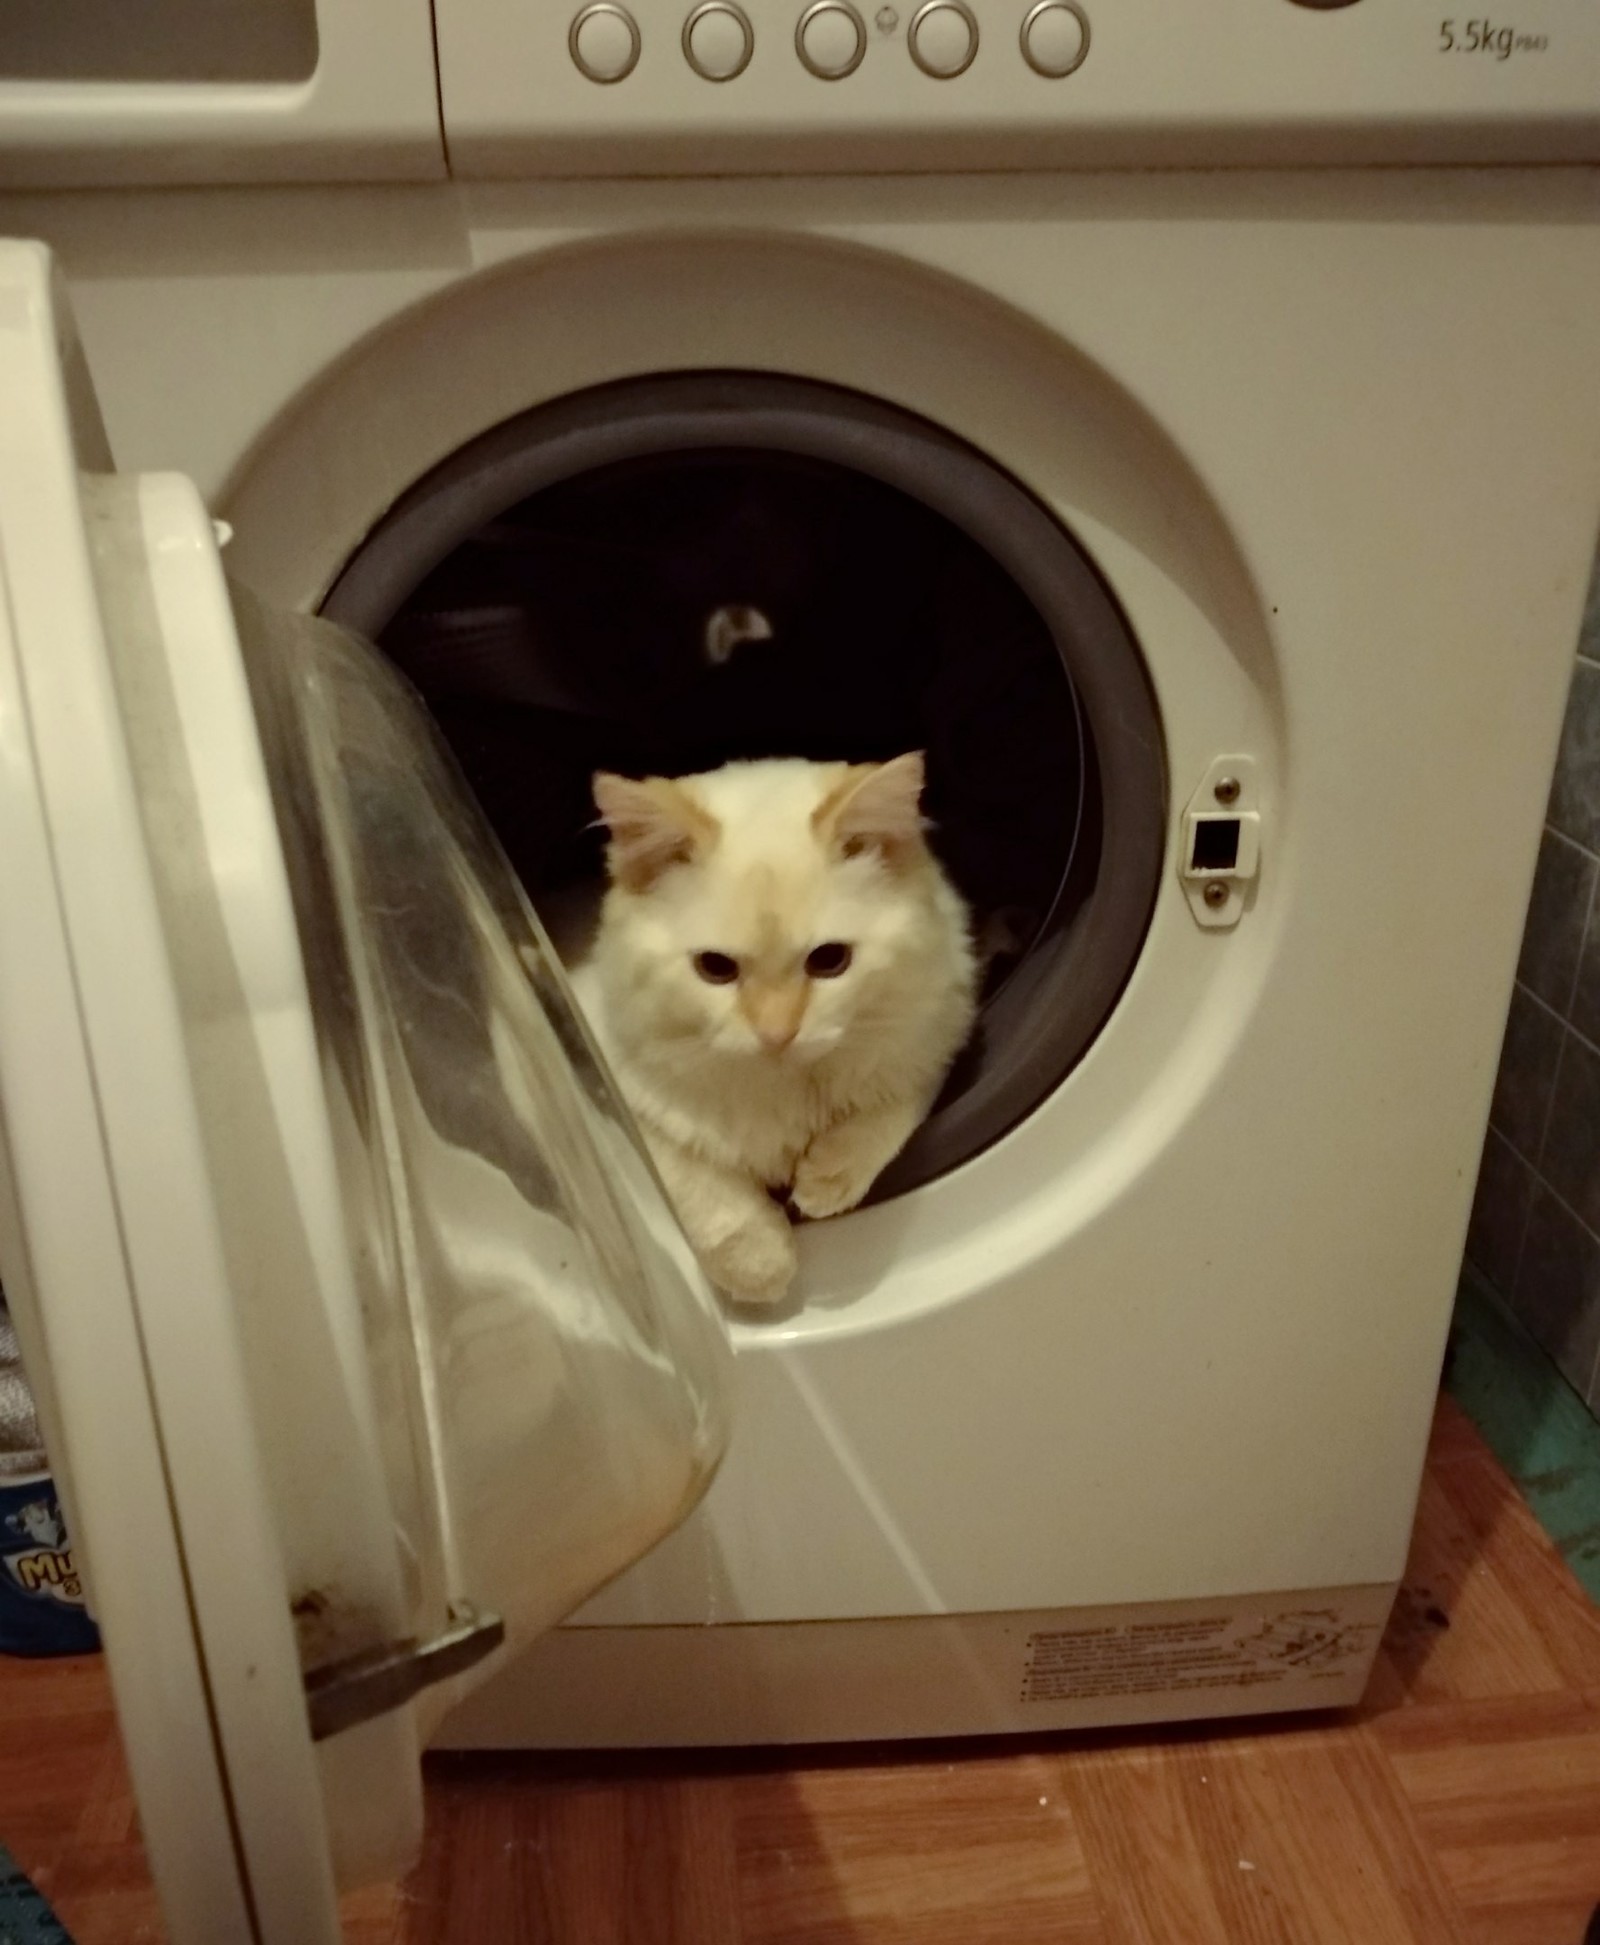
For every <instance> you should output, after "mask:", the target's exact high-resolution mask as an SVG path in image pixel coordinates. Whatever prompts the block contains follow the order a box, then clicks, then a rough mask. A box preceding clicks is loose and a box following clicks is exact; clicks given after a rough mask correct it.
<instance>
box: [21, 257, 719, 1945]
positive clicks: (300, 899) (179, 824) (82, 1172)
mask: <svg viewBox="0 0 1600 1945" xmlns="http://www.w3.org/2000/svg"><path fill="white" fill-rule="evenodd" d="M0 910H3V911H4V914H5V924H4V926H3V927H0V1276H3V1279H4V1283H5V1287H6V1291H7V1295H8V1297H9V1299H10V1301H11V1304H12V1308H13V1310H14V1312H15V1315H16V1320H17V1323H18V1327H19V1333H20V1335H21V1337H22V1341H23V1354H24V1360H25V1362H26V1364H27V1366H28V1369H29V1371H30V1374H31V1376H32V1377H33V1379H34V1383H35V1386H36V1389H37V1390H38V1391H39V1393H40V1398H39V1403H40V1409H41V1415H42V1417H43V1421H44V1425H45V1431H46V1437H47V1441H48V1443H49V1446H50V1451H51V1457H52V1460H53V1463H54V1466H55V1469H56V1471H57V1474H58V1475H59V1479H60V1483H61V1486H62V1490H63V1499H64V1502H65V1505H66V1508H67V1516H68V1520H69V1522H70V1523H71V1525H72V1527H73V1530H74V1537H75V1539H76V1542H77V1545H78V1547H79V1549H80V1550H81V1555H82V1558H81V1562H80V1564H81V1566H82V1568H83V1569H84V1571H85V1573H86V1577H87V1581H88V1588H89V1594H90V1600H91V1604H92V1606H93V1608H94V1609H95V1611H96V1613H97V1615H98V1617H99V1618H100V1620H101V1622H102V1626H103V1631H104V1635H105V1640H106V1646H107V1654H108V1659H109V1662H110V1668H111V1674H112V1678H113V1684H114V1687H115V1691H116V1697H117V1704H118V1710H119V1715H120V1717H121V1721H122V1727H123V1732H124V1741H125V1744H126V1746H127V1749H128V1755H129V1761H130V1765H131V1767H132V1769H133V1773H134V1782H135V1788H136V1791H137V1793H138V1797H139V1804H140V1812H141V1823H142V1827H143V1830H144V1833H145V1837H146V1842H147V1844H148V1847H149V1850H150V1853H151V1860H152V1864H153V1866H154V1868H155V1871H156V1875H157V1878H158V1882H159V1884H160V1887H161V1891H162V1896H163V1901H164V1905H165V1909H166V1914H167V1922H168V1928H169V1933H170V1935H171V1936H172V1938H173V1939H174V1941H175V1942H176V1945H189V1941H201V1940H203V1941H205V1945H219V1942H220V1941H230V1940H233V1939H235V1938H237V1939H241V1940H244V1939H250V1940H261V1941H271V1945H318V1941H321V1940H333V1939H335V1938H337V1937H338V1935H339V1934H338V1917H337V1902H336V1887H337V1886H339V1885H343V1884H349V1883H354V1882H357V1881H362V1880H367V1879H371V1878H374V1877H378V1876H383V1875H388V1874H393V1873H395V1872H398V1871H399V1870H401V1869H403V1868H404V1866H405V1864H406V1862H407V1860H408V1857H409V1854H410V1850H411V1848H412V1847H413V1846H414V1844H415V1841H416V1837H417V1834H418V1828H419V1820H420V1785H419V1782H418V1768H417V1753H418V1749H419V1747H420V1744H421V1742H422V1741H423V1740H424V1739H425V1738H426V1735H427V1733H428V1730H429V1728H430V1726H431V1723H432V1722H433V1721H434V1720H435V1719H436V1718H437V1716H438V1714H439V1713H440V1712H441V1711H442V1710H443V1708H444V1707H446V1706H447V1705H448V1702H449V1699H450V1697H451V1696H452V1695H453V1694H455V1693H459V1692H460V1690H461V1687H462V1685H463V1684H464V1683H466V1682H469V1681H471V1680H473V1679H476V1678H481V1677H482V1676H483V1675H485V1674H486V1673H489V1672H492V1670H493V1668H494V1667H495V1666H496V1665H497V1661H498V1659H499V1657H500V1656H502V1655H503V1654H504V1653H505V1652H506V1651H507V1650H508V1649H510V1650H514V1649H515V1647H516V1645H517V1644H518V1643H519V1642H521V1641H525V1640H527V1639H529V1638H531V1637H532V1636H533V1635H534V1634H536V1633H537V1632H539V1631H540V1630H541V1629H543V1628H545V1627H548V1626H549V1625H551V1624H552V1623H553V1622H554V1621H556V1620H557V1619H559V1618H560V1617H561V1615H562V1614H564V1613H565V1612H567V1611H568V1610H570V1609H571V1608H572V1607H574V1606H575V1605H577V1604H578V1602H580V1601H581V1600H582V1599H583V1598H585V1597H586V1596H587V1595H588V1594H589V1593H590V1592H592V1591H593V1590H594V1589H595V1588H596V1587H597V1586H598V1585H599V1584H600V1583H601V1582H603V1581H604V1580H606V1579H607V1578H609V1577H610V1576H611V1575H613V1574H615V1573H617V1572H618V1571H620V1570H621V1569H622V1568H623V1567H624V1566H626V1565H627V1564H628V1563H629V1562H630V1561H631V1560H632V1559H634V1558H635V1557H637V1555H638V1554H640V1553H641V1552H643V1551H644V1550H646V1549H647V1548H648V1547H649V1546H650V1545H651V1544H653V1542H654V1541H655V1540H656V1539H658V1538H660V1537H661V1536H662V1535H663V1534H665V1533H666V1532H667V1531H669V1530H670V1529H671V1527H672V1526H673V1525H674V1524H676V1522H677V1521H678V1520H679V1519H680V1518H681V1517H682V1516H683V1515H684V1514H685V1513H686V1512H687V1511H688V1510H689V1508H690V1507H691V1506H692V1505H693V1504H694V1503H695V1501H696V1500H697V1498H698V1497H699V1495H700V1493H701V1492H702V1491H703V1490H704V1488H705V1486H706V1484H707V1483H708V1481H709V1478H710V1476H711V1473H712V1471H713V1469H714V1467H715V1464H716V1462H717V1459H718V1458H719V1456H720V1454H721V1450H722V1447H723V1444H724V1441H725V1438H726V1429H727V1411H728V1399H729V1367H728V1349H727V1342H726V1336H725V1333H724V1330H723V1327H722V1324H721V1320H720V1317H719V1315H718V1312H717V1310H716V1306H715V1303H714V1300H713V1298H712V1296H711V1294H710V1292H709V1290H708V1289H707V1287H706V1285H705V1283H704V1281H703V1279H702V1278H701V1277H700V1275H699V1272H698V1270H697V1269H696V1267H695V1265H694V1262H693V1259H692V1257H691V1256H690V1254H689V1252H688V1250H687V1248H686V1246H685V1245H684V1243H683V1241H682V1238H681V1236H680V1234H679V1232H678V1230H677V1227H676V1225H675V1223H674V1221H673V1219H672V1217H671V1215H670V1212H669V1210H668V1208H667V1205H666V1203H665V1201H664V1199H663V1197H662V1195H661V1193H660V1191H659V1188H658V1186H657V1183H656V1181H655V1178H654V1176H653V1174H652V1173H651V1171H650V1168H649V1166H648V1163H647V1162H646V1160H645V1158H644V1155H643V1151H642V1149H641V1148H640V1146H639V1144H638V1142H637V1140H636V1138H635V1136H634V1134H633V1131H632V1128H631V1125H630V1124H629V1122H628V1120H627V1118H626V1116H625V1114H624V1113H623V1112H622V1111H621V1110H620V1108H619V1107H618V1105H617V1103H616V1101H615V1099H614V1097H613V1094H612V1091H611V1088H610V1085H609V1083H608V1080H607V1078H606V1076H605V1074H604V1072H603V1071H602V1068H601V1065H600V1063H599V1061H598V1060H597V1058H596V1056H595V1054H594V1051H593V1049H592V1047H591V1045H590V1043H589V1041H588V1039H587V1037H586V1035H585V1033H584V1030H583V1028H582V1026H581V1024H580V1022H579V1020H578V1018H577V1015H576V1014H575V1012H574V1010H573V1008H572V1006H571V1004H570V1002H569V999H568V995H567V991H566V988H565V985H564V983H563V981H562V977H561V974H560V972H559V970H558V968H557V967H556V965H555V964H554V962H553V960H552V958H551V956H550V955H549V954H548V953H547V950H546V948H545V945H544V942H543V940H542V937H541V935H540V933H539V930H538V927H537V924H536V922H535V921H534V919H533V918H532V915H531V913H530V910H529V908H528V906H527V903H526V901H525V899H524V898H523V895H522V893H521V891H520V889H519V888H518V886H517V883H516V880H515V878H514V876H513V874H512V873H511V872H510V870H509V868H508V867H507V865H506V864H505V861H504V859H503V857H502V856H501V854H500V852H499V850H498V848H497V846H496V844H495V842H494V840H493V838H492V837H491V836H490V834H489V832H488V829H487V827H486V825H485V824H484V822H483V820H482V818H481V817H480V815H479V814H478V812H477V810H476V807H475V806H474V805H473V803H472V802H471V800H470V798H469V797H468V796H467V794H466V792H465V791H464V789H463V788H462V786H461V785H460V782H459V780H458V778H457V775H456V773H455V772H454V770H453V769H452V767H451V765H450V763H449V760H448V759H447V758H446V757H445V756H444V755H443V754H442V753H441V750H440V747H439V746H438V745H437V743H436V742H435V740H434V738H433V735H432V732H431V730H430V728H429V726H428V723H427V719H426V717H425V716H424V714H423V713H422V712H421V711H420V709H419V708H418V707H417V706H416V705H415V703H414V701H413V699H412V697H411V695H410V692H409V691H408V690H407V689H406V688H405V687H404V685H403V684H402V683H401V682H400V681H399V680H398V679H397V678H396V677H395V676H394V675H393V674H392V673H391V672H390V671H389V669H388V668H387V666H386V665H385V664H384V662H383V661H382V659H381V658H380V657H378V656H377V655H376V654H375V653H374V652H373V651H371V650H369V649H368V648H367V647H366V646H365V645H364V644H363V643H361V642H359V641H357V640H355V639H354V638H352V637H350V636H348V635H345V634H344V633H342V632H341V631H339V630H337V629H335V628H333V627H331V626H329V625H328V624H325V623H321V622H316V621H311V620H307V619H306V618H303V617H288V616H277V615H273V614H271V613H268V612H266V611H264V610H262V609H261V608H259V607H258V606H256V605H255V604H254V603H252V602H251V601H250V600H249V599H248V597H246V596H244V595H243V594H240V593H238V592H237V591H235V590H231V589H230V588H229V587H228V586H227V583H226V581H225V579H224V576H223V573H222V568H221V562H220V559H219V555H218V550H217V544H216V538H215V536H214V534H213V530H212V527H211V523H210V521H209V519H208V518H207V517H206V515H205V513H204V510H203V508H202V507H201V506H200V504H199V501H198V499H197V497H196V495H195V494H194V492H193V490H192V489H191V488H190V487H189V485H188V483H187V482H185V481H183V480H179V479H174V478H150V477H146V478H139V479H123V478H119V477H117V476H116V475H115V473H114V472H113V471H112V469H111V467H110V463H109V460H108V457H107V454H106V451H105V446H104V440H103V436H102V434H101V432H100V429H99V424H98V419H97V416H96V414H95V412H94V408H93V401H92V394H91V392H90V390H89V387H88V382H87V377H86V374H85V372H84V369H83V366H82V361H81V358H80V357H79V355H78V353H77V350H76V346H75V343H74V340H73V336H72V331H71V323H70V318H69V317H68V315H67V311H66V307H65V303H64V301H63V299H62V296H61V293H60V290H59V288H58V287H56V286H55V285H54V284H53V282H52V274H51V268H50V263H49V259H48V257H47V255H46V253H45V252H43V251H42V250H40V249H37V248H36V247H33V246H27V245H5V244H0Z"/></svg>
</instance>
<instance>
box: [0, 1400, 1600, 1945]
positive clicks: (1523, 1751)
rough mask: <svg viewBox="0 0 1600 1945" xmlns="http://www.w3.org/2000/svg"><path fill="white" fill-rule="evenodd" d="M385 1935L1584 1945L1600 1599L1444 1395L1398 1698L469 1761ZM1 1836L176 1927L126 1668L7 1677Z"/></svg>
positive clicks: (92, 1891)
mask: <svg viewBox="0 0 1600 1945" xmlns="http://www.w3.org/2000/svg"><path fill="white" fill-rule="evenodd" d="M430 1806H431V1807H430V1834H429V1840H428V1849H427V1854H426V1856H425V1858H424V1860H423V1862H422V1865H421V1868H420V1869H419V1870H418V1871H417V1873H416V1874H415V1876H414V1877H413V1878H412V1880H411V1881H410V1882H409V1884H407V1885H406V1886H405V1887H404V1888H403V1889H401V1890H398V1891H395V1890H389V1891H382V1892H369V1893H364V1894H362V1895H361V1896H360V1897H359V1898H356V1899H353V1900H351V1902H350V1904H349V1907H348V1914H347V1919H348V1935H349V1938H350V1940H351V1941H352V1945H1046V1941H1048V1945H1191V1941H1192V1942H1193V1945H1210V1941H1217V1942H1218V1945H1238V1942H1239V1941H1244V1942H1245V1945H1390V1941H1393V1942H1394V1945H1401V1942H1402V1941H1413V1940H1415V1941H1428V1945H1432V1942H1433V1941H1436V1940H1437V1941H1443V1940H1470V1941H1474V1945H1580V1941H1582V1939H1583V1936H1584V1931H1585V1927H1586V1924H1587V1922H1588V1920H1589V1917H1590V1914H1591V1912H1592V1911H1593V1909H1594V1907H1595V1905H1596V1903H1597V1902H1600V1612H1597V1611H1596V1610H1595V1609H1594V1608H1593V1607H1591V1606H1590V1605H1589V1603H1588V1602H1587V1600H1586V1599H1585V1597H1584V1595H1583V1593H1582V1592H1581V1590H1580V1589H1579V1588H1578V1587H1577V1585H1576V1583H1575V1582H1574V1581H1573V1580H1572V1579H1571V1577H1570V1576H1569V1574H1568V1573H1567V1571H1566V1569H1565V1568H1564V1567H1563V1566H1562V1564H1561V1562H1560V1560H1559V1558H1558V1557H1557V1555H1556V1554H1555V1552H1554V1551H1553V1549H1552V1548H1551V1546H1550V1545H1549V1543H1548V1542H1547V1541H1546V1539H1545V1538H1544V1535H1543V1534H1542V1533H1541V1531H1540V1530H1539V1528H1538V1527H1537V1526H1536V1525H1535V1524H1534V1522H1533V1520H1532V1518H1531V1517H1530V1515H1529V1514H1528V1513H1527V1511H1526V1509H1525V1507H1524V1506H1523V1504H1522V1501H1521V1500H1520V1499H1518V1498H1517V1496H1516V1494H1515V1493H1514V1492H1513V1491H1512V1489H1511V1487H1510V1486H1509V1484H1508V1483H1507V1481H1506V1479H1505V1476H1504V1474H1503V1473H1502V1472H1501V1471H1500V1470H1499V1468H1498V1466H1497V1465H1496V1464H1495V1462H1494V1460H1493V1459H1492V1458H1491V1457H1490V1456H1489V1454H1488V1452H1487V1451H1486V1450H1485V1448H1484V1447H1483V1446H1482V1444H1481V1443H1480V1442H1479V1440H1478V1438H1477V1435H1476V1433H1474V1432H1473V1431H1472V1429H1471V1428H1470V1426H1469V1425H1468V1424H1467V1422H1466V1421H1465V1420H1464V1419H1463V1418H1462V1416H1461V1415H1460V1413H1459V1412H1458V1411H1457V1410H1456V1408H1455V1407H1453V1406H1451V1405H1450V1404H1448V1403H1446V1404H1443V1405H1441V1407H1440V1413H1439V1418H1438V1421H1437V1424H1436V1427H1435V1435H1434V1444H1433V1455H1432V1460H1431V1463H1430V1467H1429V1472H1428V1478H1427V1482H1426V1488H1425V1491H1424V1495H1423V1501H1422V1510H1421V1516H1420V1519H1419V1522H1418V1529H1417V1539H1416V1545H1415V1548H1414V1552H1413V1558H1412V1562H1411V1568H1410V1573H1409V1576H1408V1580H1407V1584H1406V1588H1405V1590H1404V1592H1403V1593H1402V1595H1401V1598H1400V1602H1399V1606H1398V1608H1397V1611H1396V1616H1395V1620H1394V1623H1393V1625H1392V1626H1391V1629H1390V1632H1389V1637H1388V1640H1387V1643H1386V1645H1385V1649H1384V1653H1383V1656H1382V1660H1381V1663H1380V1666H1379V1670H1378V1674H1377V1678H1376V1680H1375V1682H1374V1685H1373V1688H1372V1691H1371V1694H1370V1696H1369V1698H1368V1701H1367V1703H1366V1705H1365V1706H1364V1708H1363V1709H1362V1710H1361V1711H1360V1712H1359V1713H1356V1714H1354V1715H1350V1716H1343V1717H1339V1718H1334V1719H1321V1720H1314V1721H1302V1722H1298V1723H1289V1724H1287V1725H1283V1724H1280V1725H1279V1726H1275V1727H1270V1728H1265V1729H1259V1730H1253V1731H1252V1730H1240V1729H1234V1730H1221V1731H1205V1730H1196V1731H1190V1732H1176V1733H1167V1734H1161V1735H1151V1734H1138V1735H1126V1736H1117V1737H1111V1736H1097V1737H1093V1738H1088V1739H1085V1738H1077V1739H1071V1738H1066V1737H1061V1738H1052V1739H1050V1740H1048V1741H1044V1740H1041V1741H1029V1742H1028V1743H1027V1744H1025V1745H1020V1746H1019V1745H1015V1744H1011V1745H987V1746H985V1747H983V1748H982V1749H977V1750H974V1749H970V1748H965V1747H958V1746H951V1747H941V1748H938V1749H930V1748H928V1747H927V1746H922V1747H919V1748H918V1749H917V1751H916V1753H915V1760H907V1754H906V1752H905V1751H903V1750H902V1751H892V1752H889V1753H887V1754H885V1753H882V1752H875V1753H870V1754H868V1753H859V1752H858V1753H854V1754H849V1755H844V1756H839V1755H834V1754H831V1753H830V1754H829V1755H828V1756H826V1757H824V1758H821V1759H817V1760H810V1761H802V1762H798V1763H795V1762H787V1761H779V1760H773V1759H769V1758H767V1757H739V1758H733V1759H720V1760H703V1761H695V1760H688V1761H685V1760H680V1759H670V1760H632V1761H626V1762H613V1761H606V1762H600V1761H595V1760H589V1759H585V1760H583V1761H569V1760H562V1761H548V1760H539V1759H535V1758H530V1757H522V1758H515V1759H510V1758H453V1759H447V1760H441V1761H438V1762H437V1763H436V1764H435V1766H434V1768H433V1771H432V1775H431V1783H430ZM0 1843H4V1844H5V1845H6V1846H7V1847H8V1848H9V1849H10V1850H11V1851H12V1852H13V1853H14V1854H15V1856H16V1858H17V1860H18V1862H19V1863H20V1864H21V1865H22V1867H23V1869H24V1870H26V1871H28V1872H29V1873H30V1875H32V1876H33V1877H34V1879H35V1881H36V1882H37V1883H38V1884H39V1885H40V1886H41V1888H42V1889H44V1890H45V1891H46V1892H47V1893H48V1895H49V1896H50V1897H51V1899H52V1900H53V1901H54V1902H55V1904H56V1906H57V1908H58V1910H59V1911H60V1914H61V1916H62V1918H63V1919H64V1920H65V1921H66V1923H67V1925H68V1927H69V1928H70V1930H71V1932H72V1935H73V1937H74V1939H76V1940H77V1941H78V1945H139V1942H140V1941H145V1940H157V1939H159V1938H160V1936H161V1932H160V1927H159V1922H158V1920H157V1919H156V1916H155V1911H154V1903H153V1899H152V1897H151V1894H150V1890H149V1886H148V1882H147V1880H146V1878H145V1875H144V1871H143V1866H142V1861H141V1858H140V1853H139V1847H138V1839H137V1834H136V1831H135V1827H134V1816H133V1809H132V1805H131V1803H130V1801H129V1798H128V1793H127V1786H126V1782H125V1778H124V1775H123V1771H122V1766H121V1761H120V1758H119V1755H118V1752H117V1747H116V1742H115V1737H114V1733H113V1729H112V1723H111V1718H110V1715H109V1712H108V1708H107V1704H106V1698H105V1694H104V1691H103V1689H102V1687H101V1683H100V1679H99V1676H98V1673H97V1670H96V1669H95V1667H94V1666H93V1664H79V1663H74V1664H71V1665H66V1664H56V1665H54V1666H51V1665H48V1664H42V1665H34V1664H24V1663H17V1662H11V1663H6V1662H4V1661H0Z"/></svg>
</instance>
